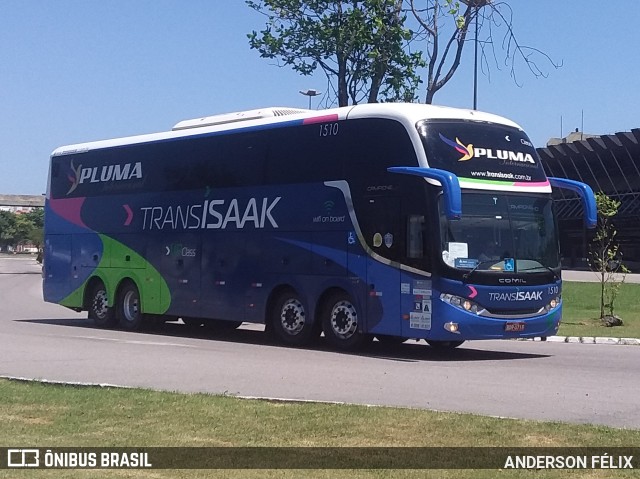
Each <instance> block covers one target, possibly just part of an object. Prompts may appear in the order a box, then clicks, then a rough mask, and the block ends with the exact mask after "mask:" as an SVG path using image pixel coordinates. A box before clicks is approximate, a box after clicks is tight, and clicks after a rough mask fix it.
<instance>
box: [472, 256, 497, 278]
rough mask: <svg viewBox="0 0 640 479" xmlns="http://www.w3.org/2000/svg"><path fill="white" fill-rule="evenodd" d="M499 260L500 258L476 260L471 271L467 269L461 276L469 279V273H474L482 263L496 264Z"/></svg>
mask: <svg viewBox="0 0 640 479" xmlns="http://www.w3.org/2000/svg"><path fill="white" fill-rule="evenodd" d="M500 261H502V260H501V259H487V260H484V261H480V262H478V264H477V265H475V266H474V267H473V269H472V270H471V271H469V272H468V273H465V274H463V275H462V277H463V278H464V279H465V280H467V279H469V278H470V277H471V275H472V274H473V273H474V272H475V271H476V270H477V269H478V268H479V267H480V266H482V265H486V264H496V263H499V262H500Z"/></svg>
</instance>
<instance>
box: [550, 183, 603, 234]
mask: <svg viewBox="0 0 640 479" xmlns="http://www.w3.org/2000/svg"><path fill="white" fill-rule="evenodd" d="M549 183H550V184H551V186H552V187H553V188H563V189H565V190H571V191H573V192H574V193H577V194H578V196H579V197H580V200H581V201H582V208H583V209H584V223H585V226H586V227H587V228H595V227H596V225H597V224H598V208H597V206H596V197H595V195H594V194H593V190H592V189H591V187H590V186H589V185H587V184H586V183H582V182H580V181H575V180H569V179H567V178H556V177H553V176H550V177H549Z"/></svg>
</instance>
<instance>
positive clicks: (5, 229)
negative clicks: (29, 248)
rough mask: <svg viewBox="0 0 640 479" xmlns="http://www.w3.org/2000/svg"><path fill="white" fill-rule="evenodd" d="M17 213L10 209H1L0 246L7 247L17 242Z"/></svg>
mask: <svg viewBox="0 0 640 479" xmlns="http://www.w3.org/2000/svg"><path fill="white" fill-rule="evenodd" d="M15 236H16V215H15V214H14V213H12V212H10V211H0V246H2V247H3V249H4V248H6V247H7V246H8V245H13V244H14V243H15V241H14V240H15Z"/></svg>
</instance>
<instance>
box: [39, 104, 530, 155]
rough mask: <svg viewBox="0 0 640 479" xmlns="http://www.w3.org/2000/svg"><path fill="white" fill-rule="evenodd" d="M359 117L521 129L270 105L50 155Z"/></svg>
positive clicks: (479, 116) (390, 107)
mask: <svg viewBox="0 0 640 479" xmlns="http://www.w3.org/2000/svg"><path fill="white" fill-rule="evenodd" d="M357 118H388V119H395V120H397V121H400V122H401V123H403V124H405V125H406V126H407V127H412V126H413V125H415V124H416V122H418V121H420V120H425V119H430V118H433V119H460V120H467V121H481V122H491V123H498V124H503V125H508V126H512V127H514V128H518V129H521V128H520V126H519V125H517V124H516V123H514V122H512V121H511V120H508V119H506V118H503V117H501V116H498V115H494V114H491V113H485V112H481V111H476V110H466V109H459V108H451V107H445V106H436V105H425V104H419V103H367V104H362V105H356V106H347V107H342V108H333V109H328V110H301V109H297V108H288V107H269V108H262V109H257V110H248V111H242V112H234V113H226V114H221V115H214V116H208V117H202V118H197V119H193V120H184V121H181V122H179V123H177V124H176V125H175V126H174V127H173V129H172V130H170V131H166V132H159V133H150V134H144V135H136V136H128V137H122V138H114V139H109V140H100V141H92V142H86V143H78V144H75V145H67V146H61V147H59V148H56V149H55V150H54V151H53V152H52V154H51V156H62V155H71V154H75V153H83V152H86V151H90V150H98V149H103V148H111V147H117V146H125V145H133V144H139V143H150V142H154V141H162V140H170V139H176V138H183V137H189V136H196V135H206V134H208V133H218V132H222V131H236V130H246V129H254V128H257V129H260V128H261V127H268V126H271V127H278V125H279V124H281V125H282V126H290V125H291V124H292V123H295V122H299V124H301V125H302V124H309V123H320V122H329V121H338V120H346V119H357Z"/></svg>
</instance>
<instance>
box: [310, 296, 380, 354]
mask: <svg viewBox="0 0 640 479" xmlns="http://www.w3.org/2000/svg"><path fill="white" fill-rule="evenodd" d="M318 304H319V315H320V316H319V318H321V323H322V330H323V331H324V335H325V338H326V339H327V342H328V343H329V344H330V345H331V346H332V347H334V348H335V349H339V350H343V351H346V350H352V349H357V348H358V347H360V346H362V345H364V344H365V343H366V342H367V341H368V340H371V339H373V338H372V336H370V335H368V334H365V333H364V332H363V331H362V319H361V316H360V314H361V313H360V310H359V307H358V305H357V303H356V302H355V301H354V300H353V298H352V297H351V295H350V294H349V293H347V292H346V291H345V290H343V289H340V288H332V289H329V290H327V291H326V292H325V294H323V295H322V298H321V299H320V301H319V303H318Z"/></svg>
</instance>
